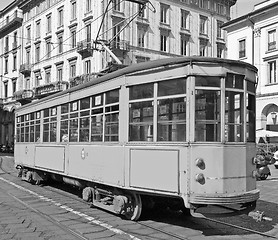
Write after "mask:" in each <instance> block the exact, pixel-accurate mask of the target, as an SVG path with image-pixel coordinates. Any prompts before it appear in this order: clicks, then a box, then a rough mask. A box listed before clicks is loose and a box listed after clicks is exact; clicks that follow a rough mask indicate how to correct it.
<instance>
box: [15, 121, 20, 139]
mask: <svg viewBox="0 0 278 240" xmlns="http://www.w3.org/2000/svg"><path fill="white" fill-rule="evenodd" d="M16 141H17V142H20V124H18V125H17V126H16Z"/></svg>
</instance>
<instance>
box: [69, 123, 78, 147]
mask: <svg viewBox="0 0 278 240" xmlns="http://www.w3.org/2000/svg"><path fill="white" fill-rule="evenodd" d="M77 140H78V119H77V118H76V119H71V120H70V123H69V141H70V142H77Z"/></svg>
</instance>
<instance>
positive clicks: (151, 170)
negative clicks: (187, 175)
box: [129, 148, 180, 193]
mask: <svg viewBox="0 0 278 240" xmlns="http://www.w3.org/2000/svg"><path fill="white" fill-rule="evenodd" d="M179 155H180V154H179V151H178V149H165V148H164V149H150V148H130V149H129V166H130V170H129V174H130V178H129V179H130V186H131V187H134V188H139V189H148V190H154V191H163V192H172V193H178V192H179Z"/></svg>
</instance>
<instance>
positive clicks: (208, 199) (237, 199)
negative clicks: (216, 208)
mask: <svg viewBox="0 0 278 240" xmlns="http://www.w3.org/2000/svg"><path fill="white" fill-rule="evenodd" d="M259 197H260V190H259V189H255V190H252V191H249V192H245V193H240V194H196V193H193V194H191V195H190V200H189V202H190V203H191V204H206V205H227V204H244V203H248V202H254V201H257V200H258V199H259Z"/></svg>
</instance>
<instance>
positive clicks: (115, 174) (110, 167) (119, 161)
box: [66, 145, 125, 186]
mask: <svg viewBox="0 0 278 240" xmlns="http://www.w3.org/2000/svg"><path fill="white" fill-rule="evenodd" d="M68 158H69V160H68V165H67V169H66V173H67V174H68V175H69V176H72V177H76V178H81V179H86V180H88V181H96V182H99V183H104V184H108V185H109V184H111V185H116V186H124V177H125V175H124V148H123V147H122V146H112V145H110V146H103V145H99V146H96V145H86V146H84V145H82V146H81V145H69V149H68Z"/></svg>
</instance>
